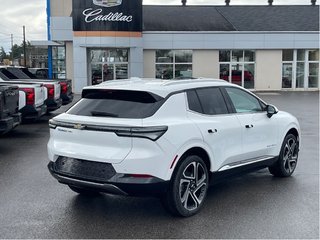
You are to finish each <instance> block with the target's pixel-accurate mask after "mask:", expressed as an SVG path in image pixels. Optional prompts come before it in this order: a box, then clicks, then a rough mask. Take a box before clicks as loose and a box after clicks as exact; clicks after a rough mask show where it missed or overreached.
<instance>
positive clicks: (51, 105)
mask: <svg viewBox="0 0 320 240" xmlns="http://www.w3.org/2000/svg"><path fill="white" fill-rule="evenodd" d="M45 104H46V105H47V111H48V112H51V111H55V110H57V109H59V108H60V107H61V105H62V99H61V98H58V99H53V98H48V99H47V100H46V101H45Z"/></svg>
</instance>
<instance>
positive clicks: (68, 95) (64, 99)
mask: <svg viewBox="0 0 320 240" xmlns="http://www.w3.org/2000/svg"><path fill="white" fill-rule="evenodd" d="M60 97H61V99H62V105H67V104H69V103H71V102H72V101H73V93H66V94H64V93H61V95H60Z"/></svg>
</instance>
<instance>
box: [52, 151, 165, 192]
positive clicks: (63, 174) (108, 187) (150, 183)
mask: <svg viewBox="0 0 320 240" xmlns="http://www.w3.org/2000/svg"><path fill="white" fill-rule="evenodd" d="M48 169H49V171H50V173H51V174H52V176H53V177H55V178H56V179H57V180H58V181H59V182H60V183H63V184H67V185H69V186H74V187H78V188H85V189H90V190H94V191H99V192H105V193H111V194H117V195H132V196H160V195H162V194H163V193H164V192H165V191H166V189H167V186H168V181H164V180H161V179H159V178H156V177H148V178H136V177H133V176H131V175H130V174H122V173H117V172H116V171H115V169H114V168H113V166H112V164H110V163H100V162H93V161H86V160H81V159H74V158H67V157H59V158H58V159H57V161H56V162H50V163H49V164H48Z"/></svg>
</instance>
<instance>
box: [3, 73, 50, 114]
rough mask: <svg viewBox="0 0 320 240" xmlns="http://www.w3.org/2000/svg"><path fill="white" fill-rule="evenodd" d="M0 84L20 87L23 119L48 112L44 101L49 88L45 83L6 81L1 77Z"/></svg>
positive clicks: (20, 109)
mask: <svg viewBox="0 0 320 240" xmlns="http://www.w3.org/2000/svg"><path fill="white" fill-rule="evenodd" d="M0 86H17V87H18V88H19V112H20V113H21V116H22V119H24V120H26V119H38V118H40V117H41V116H43V115H44V114H45V113H46V112H47V106H46V104H45V103H44V102H45V100H46V99H47V90H46V88H45V86H43V84H39V83H26V82H19V81H4V80H3V79H1V78H0Z"/></svg>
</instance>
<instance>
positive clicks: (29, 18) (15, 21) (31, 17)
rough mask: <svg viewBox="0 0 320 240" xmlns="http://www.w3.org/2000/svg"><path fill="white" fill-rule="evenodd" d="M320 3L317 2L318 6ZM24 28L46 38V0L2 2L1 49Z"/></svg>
mask: <svg viewBox="0 0 320 240" xmlns="http://www.w3.org/2000/svg"><path fill="white" fill-rule="evenodd" d="M267 2H268V1H267V0H231V5H242V4H246V5H267ZM273 2H274V5H293V4H302V5H310V0H274V1H273ZM318 2H319V1H317V4H319V3H318ZM143 4H161V5H165V4H173V5H180V4H181V0H143ZM187 4H190V5H191V4H192V5H194V4H202V5H224V4H225V1H224V0H187ZM23 25H25V26H26V39H27V40H29V41H30V40H44V39H46V38H47V30H46V28H47V26H46V0H1V11H0V46H3V47H4V48H5V50H6V51H9V49H11V38H10V34H13V40H14V43H18V44H20V43H21V42H22V39H23V38H22V26H23Z"/></svg>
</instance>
